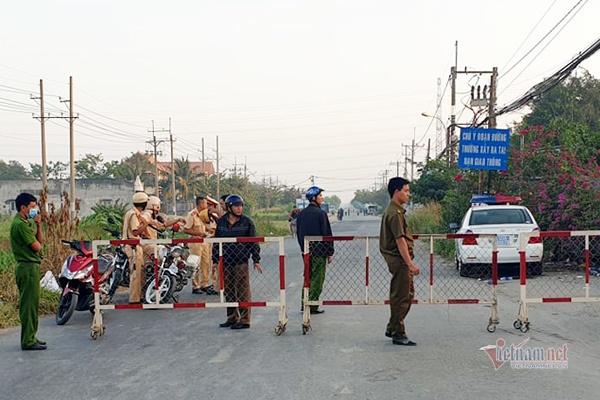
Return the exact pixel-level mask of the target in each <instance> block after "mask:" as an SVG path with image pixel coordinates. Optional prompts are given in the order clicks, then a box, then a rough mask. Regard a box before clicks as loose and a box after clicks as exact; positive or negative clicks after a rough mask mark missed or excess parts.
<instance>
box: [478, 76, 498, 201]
mask: <svg viewBox="0 0 600 400" xmlns="http://www.w3.org/2000/svg"><path fill="white" fill-rule="evenodd" d="M497 86H498V67H494V68H492V76H491V78H490V97H489V101H488V128H495V127H496V100H497V99H496V92H497ZM488 177H489V173H488ZM488 184H489V180H488ZM479 193H483V170H480V171H479Z"/></svg>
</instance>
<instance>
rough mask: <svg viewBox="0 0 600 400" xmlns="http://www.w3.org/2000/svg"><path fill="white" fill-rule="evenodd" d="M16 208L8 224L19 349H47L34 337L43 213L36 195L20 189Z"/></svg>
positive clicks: (37, 305) (38, 299)
mask: <svg viewBox="0 0 600 400" xmlns="http://www.w3.org/2000/svg"><path fill="white" fill-rule="evenodd" d="M15 205H16V206H17V210H19V212H18V213H17V215H15V218H14V219H13V221H12V223H11V224H10V246H11V249H12V252H13V255H14V257H15V260H16V261H17V266H16V268H15V280H16V281H17V287H18V288H19V317H20V319H21V350H46V342H44V341H42V340H39V339H38V338H37V330H38V312H39V308H40V263H41V262H42V241H43V236H42V216H41V215H40V214H39V213H38V210H37V209H36V208H35V207H36V206H37V199H36V198H35V196H33V195H32V194H29V193H21V194H19V195H18V196H17V198H16V199H15Z"/></svg>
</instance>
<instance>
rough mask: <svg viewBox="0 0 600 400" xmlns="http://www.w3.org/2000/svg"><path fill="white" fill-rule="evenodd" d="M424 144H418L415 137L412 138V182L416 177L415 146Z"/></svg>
mask: <svg viewBox="0 0 600 400" xmlns="http://www.w3.org/2000/svg"><path fill="white" fill-rule="evenodd" d="M423 146H424V145H422V144H420V145H416V144H415V139H413V140H412V146H411V155H410V181H411V182H412V181H413V180H414V178H415V164H416V163H415V148H419V147H423Z"/></svg>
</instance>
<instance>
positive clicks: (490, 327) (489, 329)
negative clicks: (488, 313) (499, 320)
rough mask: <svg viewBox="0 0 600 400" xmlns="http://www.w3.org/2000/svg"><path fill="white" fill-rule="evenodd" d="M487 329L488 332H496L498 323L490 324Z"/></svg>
mask: <svg viewBox="0 0 600 400" xmlns="http://www.w3.org/2000/svg"><path fill="white" fill-rule="evenodd" d="M487 331H488V332H490V333H493V332H496V325H494V324H489V325H488V326H487Z"/></svg>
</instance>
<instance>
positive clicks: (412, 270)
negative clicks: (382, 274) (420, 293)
mask: <svg viewBox="0 0 600 400" xmlns="http://www.w3.org/2000/svg"><path fill="white" fill-rule="evenodd" d="M408 270H409V271H410V273H411V274H412V275H419V274H420V273H421V270H420V269H419V267H417V266H416V265H415V264H413V265H411V266H410V267H408Z"/></svg>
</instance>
